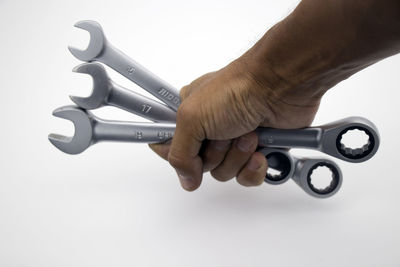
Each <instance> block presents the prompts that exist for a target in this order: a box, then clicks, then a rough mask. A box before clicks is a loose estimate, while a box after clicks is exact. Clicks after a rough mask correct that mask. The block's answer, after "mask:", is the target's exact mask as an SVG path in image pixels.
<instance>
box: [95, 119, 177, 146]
mask: <svg viewBox="0 0 400 267" xmlns="http://www.w3.org/2000/svg"><path fill="white" fill-rule="evenodd" d="M94 123H95V125H94V130H93V131H94V137H95V140H94V142H99V141H117V142H134V143H161V142H164V141H167V140H168V139H170V138H171V137H172V136H173V134H174V131H175V124H162V123H157V124H154V123H145V122H142V123H137V122H120V121H106V120H100V119H97V120H96V121H94Z"/></svg>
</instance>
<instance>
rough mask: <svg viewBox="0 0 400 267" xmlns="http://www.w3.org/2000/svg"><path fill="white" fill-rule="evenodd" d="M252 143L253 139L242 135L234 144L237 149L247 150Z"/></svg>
mask: <svg viewBox="0 0 400 267" xmlns="http://www.w3.org/2000/svg"><path fill="white" fill-rule="evenodd" d="M253 144H254V142H253V140H251V139H250V138H246V137H243V136H242V137H240V138H239V140H238V142H237V143H236V146H237V148H238V149H239V150H242V151H243V152H248V151H250V149H251V148H252V147H253Z"/></svg>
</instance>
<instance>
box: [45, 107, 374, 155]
mask: <svg viewBox="0 0 400 267" xmlns="http://www.w3.org/2000/svg"><path fill="white" fill-rule="evenodd" d="M53 115H54V116H57V117H61V118H65V119H69V120H72V122H73V123H74V125H75V136H74V138H72V139H71V138H69V139H68V138H66V137H63V136H61V135H54V134H52V135H50V136H49V138H50V141H51V142H52V143H53V144H55V145H56V143H57V142H58V141H61V142H63V143H65V142H64V141H68V142H69V141H71V140H77V141H79V140H81V139H82V140H84V141H82V142H81V141H79V142H77V143H78V144H82V143H84V144H87V145H83V146H82V145H78V146H77V148H74V149H63V148H64V147H63V146H58V145H56V146H57V147H58V148H59V149H61V150H62V151H64V152H66V153H70V151H74V153H70V154H77V153H80V152H83V151H84V150H85V149H86V148H87V147H89V145H91V144H93V143H95V142H92V141H91V140H92V139H93V140H97V139H99V140H100V139H101V140H103V139H104V140H109V141H133V142H149V143H157V142H163V141H166V140H168V139H169V138H172V135H173V133H174V131H175V124H154V123H144V124H143V123H142V124H140V123H128V122H126V123H122V122H115V123H113V122H112V121H103V120H101V119H99V118H97V117H95V116H94V115H93V114H92V113H91V112H89V111H86V110H84V109H81V108H78V107H75V106H67V107H63V108H59V109H57V110H55V111H54V112H53ZM105 122H107V123H105ZM368 122H369V121H368V120H366V119H363V118H360V117H350V118H347V119H343V120H340V121H337V122H334V123H330V124H326V125H323V126H320V127H310V128H304V129H292V130H290V129H287V130H282V129H273V128H258V129H257V130H256V132H257V134H258V137H259V143H258V145H259V146H260V147H267V146H268V147H278V148H282V147H291V148H294V147H303V148H314V149H318V150H320V151H322V152H324V153H327V154H329V155H331V156H333V157H336V158H339V159H342V160H346V161H349V162H362V161H365V160H367V159H369V158H371V157H372V156H373V155H374V154H375V153H376V151H377V149H378V146H379V135H378V133H377V131H376V129H375V127H374V126H373V125H372V124H368ZM103 124H104V125H110V127H108V128H107V127H105V126H104V127H103ZM126 125H131V126H126ZM132 125H133V126H132ZM96 127H97V128H96ZM130 127H134V130H135V131H137V132H139V134H136V133H134V132H133V131H132V129H131V128H130ZM140 127H143V131H141V130H140ZM355 127H356V128H358V129H362V130H364V131H366V133H367V135H369V137H370V140H369V141H368V143H367V144H366V145H364V147H362V148H359V149H350V148H346V147H344V145H343V144H342V143H341V142H340V140H341V138H342V136H343V135H344V134H345V133H346V132H347V131H349V130H350V129H353V128H355ZM103 128H105V129H108V130H107V135H104V134H103V133H105V132H104V131H100V132H99V133H100V137H102V138H97V137H96V134H97V133H98V131H97V129H103ZM148 129H153V130H155V132H151V133H150V134H149V135H144V133H147V130H148ZM124 130H126V131H127V132H126V133H123V131H124ZM81 136H82V137H83V138H81ZM134 136H136V137H141V138H134ZM75 137H76V138H75ZM88 137H89V139H88ZM103 137H104V138H103ZM74 144H75V143H73V142H72V145H71V146H73V145H74Z"/></svg>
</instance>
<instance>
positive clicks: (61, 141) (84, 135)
mask: <svg viewBox="0 0 400 267" xmlns="http://www.w3.org/2000/svg"><path fill="white" fill-rule="evenodd" d="M53 116H55V117H58V118H63V119H66V120H70V121H72V123H73V124H74V127H75V133H74V135H73V136H72V137H70V136H64V135H60V134H54V133H52V134H49V137H48V138H49V141H50V142H51V143H52V144H53V145H54V146H55V147H57V148H58V149H59V150H61V151H63V152H65V153H68V154H79V153H81V152H83V151H84V150H86V149H87V148H88V147H89V146H90V145H91V144H92V139H93V138H92V137H93V124H92V120H91V118H90V117H89V116H88V114H87V113H86V112H85V111H84V110H82V109H80V108H78V107H76V106H65V107H61V108H58V109H56V110H54V111H53Z"/></svg>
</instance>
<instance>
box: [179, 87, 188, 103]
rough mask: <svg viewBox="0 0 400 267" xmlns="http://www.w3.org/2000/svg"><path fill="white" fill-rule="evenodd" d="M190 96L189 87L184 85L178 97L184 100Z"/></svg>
mask: <svg viewBox="0 0 400 267" xmlns="http://www.w3.org/2000/svg"><path fill="white" fill-rule="evenodd" d="M189 94H190V86H189V85H186V86H184V87H182V89H181V90H180V92H179V96H180V98H181V100H184V99H185V98H187V97H188V96H189Z"/></svg>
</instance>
